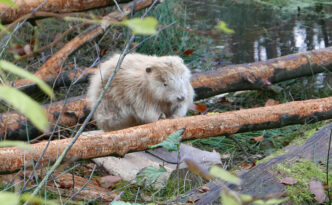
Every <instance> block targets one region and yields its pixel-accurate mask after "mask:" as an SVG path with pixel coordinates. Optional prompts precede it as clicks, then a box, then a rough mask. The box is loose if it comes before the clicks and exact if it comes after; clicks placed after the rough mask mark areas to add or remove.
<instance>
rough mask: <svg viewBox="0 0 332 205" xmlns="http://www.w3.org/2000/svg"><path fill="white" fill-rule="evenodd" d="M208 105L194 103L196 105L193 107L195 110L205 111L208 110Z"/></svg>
mask: <svg viewBox="0 0 332 205" xmlns="http://www.w3.org/2000/svg"><path fill="white" fill-rule="evenodd" d="M206 108H207V107H206V105H204V104H194V106H193V107H192V110H193V111H195V112H201V113H202V112H205V111H206Z"/></svg>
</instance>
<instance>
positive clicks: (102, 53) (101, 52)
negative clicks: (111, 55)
mask: <svg viewBox="0 0 332 205" xmlns="http://www.w3.org/2000/svg"><path fill="white" fill-rule="evenodd" d="M106 51H107V50H106V49H105V48H103V49H101V50H100V52H99V55H100V57H102V56H104V55H105V53H106Z"/></svg>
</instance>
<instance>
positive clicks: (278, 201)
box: [253, 198, 288, 205]
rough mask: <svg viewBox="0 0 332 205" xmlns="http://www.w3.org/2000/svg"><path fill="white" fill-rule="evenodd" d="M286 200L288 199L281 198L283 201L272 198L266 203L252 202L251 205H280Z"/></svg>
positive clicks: (260, 201)
mask: <svg viewBox="0 0 332 205" xmlns="http://www.w3.org/2000/svg"><path fill="white" fill-rule="evenodd" d="M287 200H288V198H283V199H275V198H272V199H268V200H266V201H263V200H257V201H254V202H253V204H257V205H275V204H281V203H283V202H285V201H287Z"/></svg>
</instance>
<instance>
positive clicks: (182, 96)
mask: <svg viewBox="0 0 332 205" xmlns="http://www.w3.org/2000/svg"><path fill="white" fill-rule="evenodd" d="M177 99H178V101H180V102H181V101H184V99H185V97H184V95H179V96H178V97H177Z"/></svg>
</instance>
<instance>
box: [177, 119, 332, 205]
mask: <svg viewBox="0 0 332 205" xmlns="http://www.w3.org/2000/svg"><path fill="white" fill-rule="evenodd" d="M331 132H332V124H330V125H328V126H325V127H324V128H322V129H321V130H320V131H319V132H317V133H316V134H315V135H313V136H312V137H310V138H309V139H308V140H307V141H306V142H305V143H304V144H303V145H301V146H294V145H291V147H289V148H286V150H287V151H286V153H285V154H282V155H279V156H276V157H274V158H272V159H270V160H268V161H267V162H264V163H261V164H258V165H256V166H255V167H253V168H252V169H250V170H249V171H247V172H245V173H244V174H242V175H241V176H240V177H241V179H242V185H241V187H235V186H234V185H229V186H228V187H229V188H231V189H233V190H236V191H239V190H240V191H239V192H241V193H244V194H250V195H252V196H254V197H264V196H269V195H270V196H271V195H278V194H282V193H284V192H285V190H286V188H287V185H285V184H282V183H281V182H280V178H282V177H287V176H281V175H280V172H278V171H277V169H276V167H277V165H279V164H284V166H289V168H290V169H291V167H292V164H294V163H296V162H297V163H299V162H305V161H311V162H312V163H313V164H317V162H318V161H321V162H323V163H324V162H326V160H327V153H328V146H329V137H330V135H331ZM330 159H332V154H331V153H330ZM307 171H308V172H309V171H310V170H307ZM312 177H313V180H314V179H315V176H312ZM204 186H206V187H209V189H210V190H209V191H208V192H206V193H200V192H198V191H197V190H191V191H189V192H188V193H186V194H184V195H183V196H181V197H179V198H178V199H177V200H176V201H177V202H182V203H185V202H187V201H188V199H191V200H194V201H196V202H195V204H197V205H201V204H202V205H203V204H213V202H216V201H217V200H219V199H220V192H221V191H222V190H223V188H222V186H220V185H219V184H217V183H215V182H210V183H208V184H206V185H204ZM239 188H240V189H239ZM301 192H303V190H302V191H301ZM286 194H287V193H286ZM287 204H292V203H287Z"/></svg>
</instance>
